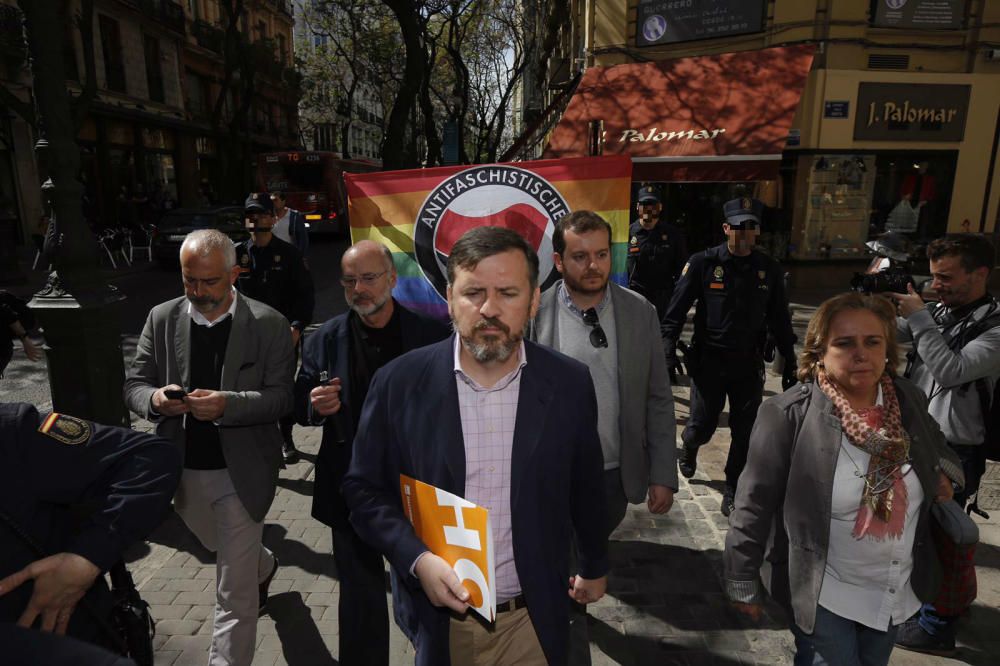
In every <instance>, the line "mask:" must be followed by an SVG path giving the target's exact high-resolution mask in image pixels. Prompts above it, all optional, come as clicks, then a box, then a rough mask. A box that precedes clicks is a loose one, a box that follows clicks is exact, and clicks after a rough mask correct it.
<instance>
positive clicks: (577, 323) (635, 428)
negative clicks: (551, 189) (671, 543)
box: [532, 211, 677, 535]
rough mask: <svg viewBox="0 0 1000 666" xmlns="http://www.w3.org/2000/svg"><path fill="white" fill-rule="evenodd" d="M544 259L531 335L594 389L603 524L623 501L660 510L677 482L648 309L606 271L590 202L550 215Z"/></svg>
mask: <svg viewBox="0 0 1000 666" xmlns="http://www.w3.org/2000/svg"><path fill="white" fill-rule="evenodd" d="M552 247H553V249H554V250H555V253H554V254H553V260H554V261H555V265H556V269H557V270H558V271H559V272H560V273H561V274H562V276H563V279H562V280H560V281H559V282H557V283H556V284H555V285H553V286H552V287H551V288H549V289H548V290H547V291H546V292H545V293H544V294H542V299H541V304H540V306H539V308H538V314H537V315H536V317H535V321H534V328H533V336H532V337H533V339H534V340H536V341H537V342H540V343H541V344H543V345H547V346H549V347H552V348H553V349H556V350H558V351H561V352H562V353H564V354H566V355H568V356H571V357H573V358H575V359H577V360H578V361H581V362H583V363H584V364H586V365H587V366H588V367H589V368H590V374H591V376H592V377H593V379H594V386H595V388H596V389H597V403H598V420H597V427H598V432H599V434H600V436H601V448H602V449H603V451H604V470H605V472H604V485H605V491H606V496H607V501H608V511H607V517H608V523H607V533H608V534H609V535H610V534H611V532H612V531H614V529H615V528H616V527H617V526H618V524H619V523H620V522H621V521H622V518H624V516H625V511H626V509H627V508H628V504H629V502H632V503H639V502H642V501H643V500H646V504H647V506H648V507H649V510H650V512H652V513H666V512H667V511H669V510H670V507H671V505H672V504H673V500H674V492H675V491H676V490H677V467H676V455H677V444H676V442H675V436H676V426H675V423H674V398H673V394H672V393H671V391H670V379H669V377H668V375H667V365H666V361H665V360H664V356H663V343H662V342H661V338H660V326H659V321H658V320H657V317H656V310H655V309H654V308H653V306H651V305H650V304H649V302H647V301H646V299H645V298H643V297H642V296H640V295H638V294H636V293H635V292H632V291H629V290H628V289H625V288H623V287H620V286H618V285H616V284H614V283H612V282H610V281H609V277H610V275H611V225H609V224H608V223H607V222H606V221H604V219H602V218H601V217H600V216H599V215H597V214H596V213H593V212H591V211H576V212H574V213H571V214H569V215H567V216H565V217H563V218H562V219H560V220H559V221H558V222H557V223H556V229H555V233H554V234H553V238H552Z"/></svg>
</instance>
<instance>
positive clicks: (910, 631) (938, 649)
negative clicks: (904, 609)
mask: <svg viewBox="0 0 1000 666" xmlns="http://www.w3.org/2000/svg"><path fill="white" fill-rule="evenodd" d="M896 647H899V648H903V649H904V650H910V651H911V652H923V653H924V654H933V655H936V656H938V657H951V656H953V655H954V654H955V653H956V652H957V651H958V650H956V649H955V637H954V636H953V635H951V633H950V632H945V633H942V634H939V635H934V634H930V633H927V631H926V630H925V629H924V628H923V627H921V626H920V622H919V621H918V620H917V618H916V617H911V618H910V619H909V620H907V621H906V622H904V623H903V624H901V625H899V629H898V630H896Z"/></svg>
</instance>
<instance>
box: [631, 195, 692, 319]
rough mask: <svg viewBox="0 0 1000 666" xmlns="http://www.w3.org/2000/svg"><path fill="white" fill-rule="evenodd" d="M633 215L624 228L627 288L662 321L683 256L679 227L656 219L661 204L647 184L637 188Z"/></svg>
mask: <svg viewBox="0 0 1000 666" xmlns="http://www.w3.org/2000/svg"><path fill="white" fill-rule="evenodd" d="M635 208H636V213H637V217H636V220H635V222H633V223H632V225H631V226H630V227H629V229H628V238H629V239H628V287H629V289H631V290H632V291H635V292H637V293H639V294H642V295H643V296H645V297H646V300H647V301H649V302H650V303H652V304H653V307H655V308H656V315H657V317H658V318H659V319H660V321H662V320H663V316H664V315H665V314H666V312H667V306H668V305H669V304H670V297H671V295H672V294H673V293H674V284H676V283H677V279H678V278H679V277H680V275H681V267H682V266H683V265H684V259H685V258H687V249H686V248H685V243H684V235H683V234H682V233H681V231H680V229H678V228H677V227H675V226H674V225H672V224H670V223H669V222H667V221H666V220H664V219H661V218H660V215H661V214H662V212H663V204H662V203H660V197H659V195H658V194H657V193H656V190H655V189H654V188H653V187H651V186H646V187H643V188H641V189H640V190H639V197H638V203H636V207H635Z"/></svg>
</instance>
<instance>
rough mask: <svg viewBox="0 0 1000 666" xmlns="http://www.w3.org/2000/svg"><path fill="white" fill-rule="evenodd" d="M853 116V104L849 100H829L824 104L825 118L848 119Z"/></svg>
mask: <svg viewBox="0 0 1000 666" xmlns="http://www.w3.org/2000/svg"><path fill="white" fill-rule="evenodd" d="M850 115H851V103H850V101H848V100H827V101H825V102H823V117H824V118H839V119H843V118H847V117H848V116H850Z"/></svg>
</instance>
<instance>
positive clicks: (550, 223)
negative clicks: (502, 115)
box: [413, 164, 569, 298]
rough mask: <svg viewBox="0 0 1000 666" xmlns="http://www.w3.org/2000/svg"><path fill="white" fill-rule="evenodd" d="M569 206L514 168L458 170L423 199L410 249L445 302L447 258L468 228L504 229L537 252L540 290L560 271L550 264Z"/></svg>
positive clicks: (537, 178)
mask: <svg viewBox="0 0 1000 666" xmlns="http://www.w3.org/2000/svg"><path fill="white" fill-rule="evenodd" d="M567 213H569V205H568V204H567V203H566V200H565V199H563V197H562V195H561V194H560V193H559V190H557V189H556V188H555V187H554V186H553V185H552V184H551V183H550V182H549V181H547V180H545V179H544V178H542V177H541V176H539V175H538V174H536V173H534V172H532V171H528V170H526V169H519V168H517V167H512V166H506V165H499V164H491V165H487V166H476V167H472V168H470V169H466V170H464V171H460V172H458V173H456V174H454V175H452V176H449V177H448V178H446V179H444V180H443V181H441V183H440V184H439V185H438V186H437V187H435V188H434V190H433V191H432V192H431V193H430V194H428V195H427V198H426V199H425V200H424V203H423V205H422V206H421V207H420V212H419V213H418V214H417V219H416V224H415V225H414V228H413V249H414V254H415V255H416V258H417V263H418V264H419V265H420V270H421V271H423V274H424V278H425V279H426V280H427V281H428V282H430V283H431V285H433V287H434V289H435V290H436V291H437V293H438V294H440V296H441V298H446V293H447V287H448V278H447V266H448V255H450V254H451V248H452V246H454V245H455V241H457V240H458V239H459V238H461V237H462V234H464V233H465V232H466V231H468V230H469V229H473V228H475V227H481V226H495V227H506V228H508V229H512V230H514V231H516V232H518V233H519V234H521V235H522V236H524V238H525V239H527V241H528V243H530V244H531V246H532V247H533V248H535V252H537V253H538V264H539V266H538V276H539V281H540V283H541V287H542V289H543V290H544V289H547V288H548V287H549V286H551V285H552V283H554V282H555V281H556V280H557V279H558V277H559V273H558V272H557V271H556V267H555V264H554V263H553V262H552V232H553V230H554V229H555V222H556V220H558V219H559V218H561V217H562V216H564V215H566V214H567Z"/></svg>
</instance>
